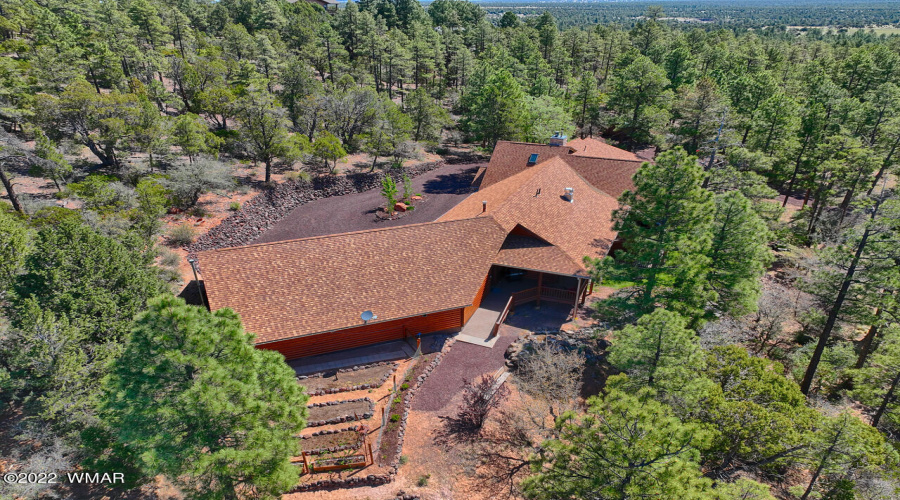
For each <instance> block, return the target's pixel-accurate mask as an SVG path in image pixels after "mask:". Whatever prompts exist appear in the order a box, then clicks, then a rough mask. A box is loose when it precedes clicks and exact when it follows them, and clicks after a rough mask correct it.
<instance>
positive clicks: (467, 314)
mask: <svg viewBox="0 0 900 500" xmlns="http://www.w3.org/2000/svg"><path fill="white" fill-rule="evenodd" d="M489 277H490V274H488V275H487V276H485V277H484V282H483V283H481V288H479V289H478V293H477V294H475V299H474V300H473V301H472V305H471V306H469V307H466V308H465V309H463V320H462V322H463V325H465V324H466V323H468V322H469V318H471V317H472V315H473V314H475V310H477V309H478V308H479V307H481V299H483V298H484V290H485V289H486V288H487V283H488V278H489Z"/></svg>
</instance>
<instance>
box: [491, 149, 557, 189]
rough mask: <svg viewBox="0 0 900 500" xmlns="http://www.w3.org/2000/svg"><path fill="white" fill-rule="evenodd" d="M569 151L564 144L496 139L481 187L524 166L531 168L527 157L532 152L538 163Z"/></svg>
mask: <svg viewBox="0 0 900 500" xmlns="http://www.w3.org/2000/svg"><path fill="white" fill-rule="evenodd" d="M571 152H572V149H571V148H568V147H566V146H549V145H547V144H533V143H530V142H512V141H497V145H496V146H494V152H493V153H491V161H490V162H489V163H488V166H487V169H486V170H485V172H484V178H483V179H482V181H481V187H482V188H485V187H488V186H490V185H491V184H495V183H497V182H500V181H502V180H503V179H506V178H507V177H510V176H512V175H515V174H517V173H519V172H521V171H522V170H524V169H526V168H533V167H531V166H529V163H528V159H529V158H530V157H531V155H533V154H536V155H538V164H540V163H542V162H544V161H546V160H549V159H550V158H553V157H554V156H560V155H568V154H569V153H571Z"/></svg>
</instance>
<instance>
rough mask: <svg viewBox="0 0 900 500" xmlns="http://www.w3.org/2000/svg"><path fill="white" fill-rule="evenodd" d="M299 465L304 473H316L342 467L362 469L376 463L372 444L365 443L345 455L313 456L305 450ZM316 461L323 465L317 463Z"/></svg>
mask: <svg viewBox="0 0 900 500" xmlns="http://www.w3.org/2000/svg"><path fill="white" fill-rule="evenodd" d="M301 459H302V460H301V462H300V463H299V465H300V466H301V467H302V469H303V474H315V473H317V472H328V471H335V470H342V469H362V468H365V467H368V466H369V465H372V464H373V463H375V458H374V456H373V455H372V445H370V444H369V443H363V446H362V448H360V449H359V450H356V451H355V452H353V453H350V454H348V455H346V456H343V457H329V458H311V457H310V456H309V455H308V454H307V453H306V452H305V451H304V452H303V453H302V454H301ZM316 462H318V463H320V464H322V465H316Z"/></svg>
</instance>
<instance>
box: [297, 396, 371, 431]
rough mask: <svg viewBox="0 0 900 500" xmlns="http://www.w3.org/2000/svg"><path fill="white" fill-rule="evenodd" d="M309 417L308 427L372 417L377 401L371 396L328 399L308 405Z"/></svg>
mask: <svg viewBox="0 0 900 500" xmlns="http://www.w3.org/2000/svg"><path fill="white" fill-rule="evenodd" d="M307 409H308V410H309V418H308V422H307V424H306V426H307V427H318V426H320V425H330V424H339V423H343V422H353V421H354V420H365V419H367V418H372V415H374V413H375V402H374V401H372V400H371V399H369V398H359V399H347V400H344V401H327V402H324V403H313V404H311V405H309V406H307Z"/></svg>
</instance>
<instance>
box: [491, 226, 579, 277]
mask: <svg viewBox="0 0 900 500" xmlns="http://www.w3.org/2000/svg"><path fill="white" fill-rule="evenodd" d="M494 264H497V265H501V266H507V267H515V268H518V269H531V270H533V271H547V272H551V273H557V274H566V275H574V274H577V275H584V274H585V273H584V269H583V266H582V265H581V264H580V263H578V262H575V261H574V260H573V259H572V257H570V256H569V255H567V254H566V252H564V251H562V249H561V248H559V247H556V246H553V245H551V244H549V243H547V242H546V241H543V240H540V239H537V238H532V237H529V236H519V235H515V234H510V235H509V236H507V238H506V241H505V242H503V247H501V248H500V251H499V252H497V257H495V258H494Z"/></svg>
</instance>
